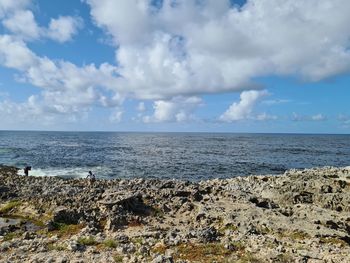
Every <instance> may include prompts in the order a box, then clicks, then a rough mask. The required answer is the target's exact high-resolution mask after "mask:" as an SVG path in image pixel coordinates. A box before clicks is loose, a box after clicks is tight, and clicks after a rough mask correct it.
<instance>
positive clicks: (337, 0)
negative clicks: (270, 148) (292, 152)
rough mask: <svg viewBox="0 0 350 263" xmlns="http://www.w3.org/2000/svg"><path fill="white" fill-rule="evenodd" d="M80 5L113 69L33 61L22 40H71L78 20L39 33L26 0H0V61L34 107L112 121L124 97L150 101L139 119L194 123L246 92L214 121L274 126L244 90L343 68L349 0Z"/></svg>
mask: <svg viewBox="0 0 350 263" xmlns="http://www.w3.org/2000/svg"><path fill="white" fill-rule="evenodd" d="M85 2H86V3H87V4H88V5H89V6H90V8H91V17H92V19H93V21H94V22H95V24H96V25H97V26H98V27H100V28H102V29H103V30H104V31H105V32H106V34H107V35H108V37H110V39H112V42H113V45H114V46H115V65H111V64H108V63H103V64H101V65H95V64H89V65H83V66H81V67H80V66H77V65H75V64H73V63H70V62H69V61H64V60H55V61H53V60H51V59H49V58H47V57H45V56H42V57H40V56H38V55H37V54H35V53H34V52H33V51H31V50H30V49H29V48H28V46H27V44H26V42H28V41H32V40H35V39H42V38H50V39H53V40H55V41H58V42H65V41H69V40H71V39H72V37H73V36H74V35H75V34H77V32H78V30H79V28H81V27H82V21H81V19H80V18H77V17H67V16H60V17H58V18H53V19H51V20H50V22H49V24H48V25H46V26H39V25H38V24H37V22H36V21H35V17H34V15H33V13H32V12H31V11H30V4H31V1H30V0H17V1H12V0H0V19H1V22H2V24H3V25H4V27H5V28H6V29H7V30H8V35H0V64H1V65H3V66H5V67H9V68H12V69H16V70H17V71H18V72H19V74H18V75H19V77H18V79H19V80H21V81H25V82H27V83H30V84H32V85H34V86H37V87H39V88H41V89H42V92H41V93H40V95H38V96H37V97H36V101H37V102H38V103H39V102H40V103H39V104H41V105H42V108H45V109H46V110H49V111H53V112H57V113H58V114H69V113H72V114H75V112H78V111H79V110H81V111H82V112H87V111H88V110H89V109H90V108H91V107H93V106H95V105H98V106H102V107H111V108H113V109H117V110H116V113H115V117H111V118H112V119H115V120H116V121H118V119H120V118H121V116H122V114H121V113H120V112H122V110H121V109H120V107H121V104H122V103H123V101H124V99H125V98H132V99H139V100H153V101H154V104H153V108H154V112H153V114H151V115H147V116H144V114H142V117H143V120H144V121H145V122H161V121H185V120H189V119H192V118H194V117H193V114H194V112H195V109H196V108H198V106H199V105H201V104H202V102H201V99H199V98H198V97H199V96H201V95H203V94H209V93H223V92H237V91H242V90H248V91H243V92H242V94H241V100H240V102H236V103H233V104H232V105H231V106H230V108H229V109H228V110H227V111H226V112H225V113H224V114H222V115H221V116H220V117H219V118H220V120H222V121H228V122H230V121H236V120H241V119H256V120H266V119H274V118H275V117H274V116H272V115H268V114H266V113H262V114H255V115H254V106H255V105H256V103H257V102H258V101H259V100H260V99H261V98H262V97H264V96H266V94H264V92H263V91H256V90H255V91H252V89H257V87H256V85H258V83H256V81H257V79H258V78H259V77H263V76H266V75H268V76H270V75H277V76H293V77H294V76H297V77H299V78H303V79H305V80H307V81H319V80H322V79H325V78H328V77H332V76H336V75H338V74H342V73H344V72H349V70H350V51H349V46H350V31H349V30H348V25H349V24H350V16H349V15H348V10H349V9H350V1H347V0H332V1H329V0H309V1H305V0H284V1H282V0H249V1H247V3H246V4H245V5H244V6H243V7H237V6H232V5H231V3H230V1H229V0H206V1H198V0H176V1H173V0H164V1H159V2H158V1H157V3H158V4H157V5H154V2H155V1H150V0H147V1H143V0H130V1H115V0H85ZM152 3H153V4H152ZM310 32H312V33H310ZM280 102H281V101H280ZM276 103H277V102H276ZM276 103H275V104H276ZM267 104H268V103H267ZM271 104H272V103H271ZM45 105H46V106H47V105H50V107H48V108H46V107H44V106H45ZM20 109H23V111H25V110H27V108H26V107H25V106H24V105H22V106H21V107H20ZM28 112H32V113H33V114H36V113H38V114H39V113H40V111H29V110H28ZM140 112H142V111H140ZM119 116H120V117H119ZM323 117H324V116H323V115H322V116H317V115H315V116H310V117H308V119H310V120H312V119H314V120H315V121H316V120H321V119H323ZM295 119H298V118H295Z"/></svg>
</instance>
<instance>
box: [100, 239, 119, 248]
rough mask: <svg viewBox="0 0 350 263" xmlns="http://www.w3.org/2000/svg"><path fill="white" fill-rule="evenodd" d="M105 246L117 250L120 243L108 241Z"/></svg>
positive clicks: (104, 243)
mask: <svg viewBox="0 0 350 263" xmlns="http://www.w3.org/2000/svg"><path fill="white" fill-rule="evenodd" d="M103 245H104V246H105V247H108V248H116V247H117V246H118V243H117V242H116V241H115V240H113V239H106V240H105V241H104V242H103Z"/></svg>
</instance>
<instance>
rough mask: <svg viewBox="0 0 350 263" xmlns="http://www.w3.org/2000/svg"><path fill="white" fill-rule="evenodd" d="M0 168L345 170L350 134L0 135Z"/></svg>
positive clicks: (195, 176) (161, 172) (190, 174)
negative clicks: (313, 168) (2, 165)
mask: <svg viewBox="0 0 350 263" xmlns="http://www.w3.org/2000/svg"><path fill="white" fill-rule="evenodd" d="M0 164H6V165H14V166H17V167H20V168H22V167H24V166H26V165H31V166H32V167H33V170H32V171H31V175H34V176H43V175H50V176H63V177H85V176H86V174H87V171H89V170H92V171H93V172H94V173H95V174H96V175H97V177H100V178H133V177H145V178H177V179H186V180H191V181H195V180H200V179H209V178H216V177H219V178H227V177H233V176H237V175H250V174H276V173H281V172H284V171H285V170H286V169H290V168H309V167H314V166H326V165H327V166H328V165H331V166H348V165H350V135H287V134H283V135H282V134H219V133H217V134H215V133H212V134H209V133H104V132H13V131H0Z"/></svg>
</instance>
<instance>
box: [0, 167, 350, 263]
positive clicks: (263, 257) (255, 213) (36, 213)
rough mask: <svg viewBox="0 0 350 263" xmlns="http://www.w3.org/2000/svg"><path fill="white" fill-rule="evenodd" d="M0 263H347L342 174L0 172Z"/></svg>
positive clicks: (348, 205) (348, 175)
mask: <svg viewBox="0 0 350 263" xmlns="http://www.w3.org/2000/svg"><path fill="white" fill-rule="evenodd" d="M0 262H11V263H12V262H47V263H49V262H75V263H78V262H154V263H162V262H169V263H170V262H350V168H332V167H325V168H317V169H309V170H291V171H287V172H286V173H285V174H283V175H279V176H248V177H237V178H232V179H225V180H209V181H201V182H198V183H193V182H184V181H176V180H145V179H134V180H97V181H96V182H94V183H91V182H89V181H88V180H86V179H70V180H67V179H60V178H54V177H41V178H38V177H30V176H29V177H25V176H20V175H17V169H16V168H12V167H5V166H1V167H0Z"/></svg>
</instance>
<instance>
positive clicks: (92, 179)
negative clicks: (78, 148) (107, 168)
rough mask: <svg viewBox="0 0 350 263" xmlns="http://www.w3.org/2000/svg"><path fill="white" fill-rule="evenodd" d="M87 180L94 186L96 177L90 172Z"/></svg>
mask: <svg viewBox="0 0 350 263" xmlns="http://www.w3.org/2000/svg"><path fill="white" fill-rule="evenodd" d="M86 178H87V179H90V184H93V183H94V182H95V181H96V177H95V175H94V174H93V173H92V172H91V171H89V173H88V175H87V176H86Z"/></svg>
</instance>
